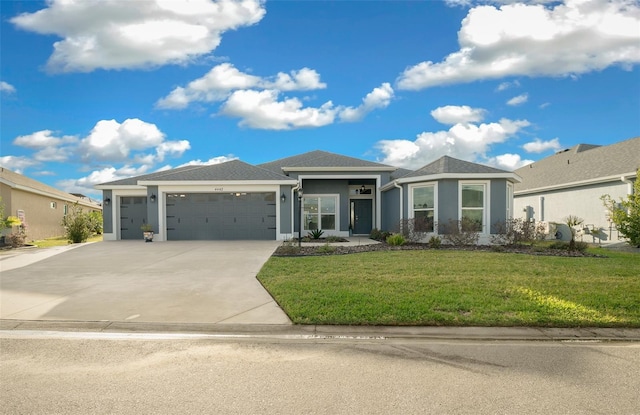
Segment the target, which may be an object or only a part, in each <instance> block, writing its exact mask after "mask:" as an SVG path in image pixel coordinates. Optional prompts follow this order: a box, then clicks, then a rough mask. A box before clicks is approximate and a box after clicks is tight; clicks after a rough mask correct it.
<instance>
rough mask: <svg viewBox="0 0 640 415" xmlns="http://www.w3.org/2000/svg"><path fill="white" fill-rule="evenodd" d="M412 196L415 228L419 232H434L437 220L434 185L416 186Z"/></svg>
mask: <svg viewBox="0 0 640 415" xmlns="http://www.w3.org/2000/svg"><path fill="white" fill-rule="evenodd" d="M412 196H413V219H414V226H415V230H416V231H419V232H433V224H434V220H435V188H434V186H422V187H414V188H413V195H412Z"/></svg>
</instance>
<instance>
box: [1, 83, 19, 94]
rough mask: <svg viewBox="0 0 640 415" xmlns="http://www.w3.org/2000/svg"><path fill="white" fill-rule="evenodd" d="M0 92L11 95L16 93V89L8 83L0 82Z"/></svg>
mask: <svg viewBox="0 0 640 415" xmlns="http://www.w3.org/2000/svg"><path fill="white" fill-rule="evenodd" d="M0 92H4V93H6V94H13V93H15V92H16V88H15V87H14V86H13V85H11V84H10V83H8V82H5V81H0Z"/></svg>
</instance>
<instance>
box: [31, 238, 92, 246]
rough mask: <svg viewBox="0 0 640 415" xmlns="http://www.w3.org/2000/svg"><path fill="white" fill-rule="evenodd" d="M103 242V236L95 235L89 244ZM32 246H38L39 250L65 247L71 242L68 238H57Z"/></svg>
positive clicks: (38, 242)
mask: <svg viewBox="0 0 640 415" xmlns="http://www.w3.org/2000/svg"><path fill="white" fill-rule="evenodd" d="M99 241H102V235H93V236H92V237H90V238H89V239H87V242H99ZM31 244H33V245H35V246H37V247H38V248H51V247H53V246H65V245H69V241H68V240H67V237H66V236H59V237H57V238H48V239H42V240H40V241H33V242H31Z"/></svg>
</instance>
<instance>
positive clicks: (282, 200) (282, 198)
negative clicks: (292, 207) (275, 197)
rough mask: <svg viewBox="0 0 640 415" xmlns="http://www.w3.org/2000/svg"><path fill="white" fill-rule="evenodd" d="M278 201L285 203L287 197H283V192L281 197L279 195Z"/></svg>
mask: <svg viewBox="0 0 640 415" xmlns="http://www.w3.org/2000/svg"><path fill="white" fill-rule="evenodd" d="M280 201H281V202H282V203H284V202H286V201H287V195H285V194H284V192H282V195H280Z"/></svg>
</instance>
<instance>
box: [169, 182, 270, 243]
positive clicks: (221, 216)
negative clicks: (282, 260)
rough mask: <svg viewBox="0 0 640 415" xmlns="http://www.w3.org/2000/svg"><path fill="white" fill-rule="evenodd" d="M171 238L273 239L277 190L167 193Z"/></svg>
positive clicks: (174, 239)
mask: <svg viewBox="0 0 640 415" xmlns="http://www.w3.org/2000/svg"><path fill="white" fill-rule="evenodd" d="M167 239H168V240H173V241H176V240H230V239H246V240H274V239H276V195H275V193H180V194H168V195H167Z"/></svg>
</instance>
